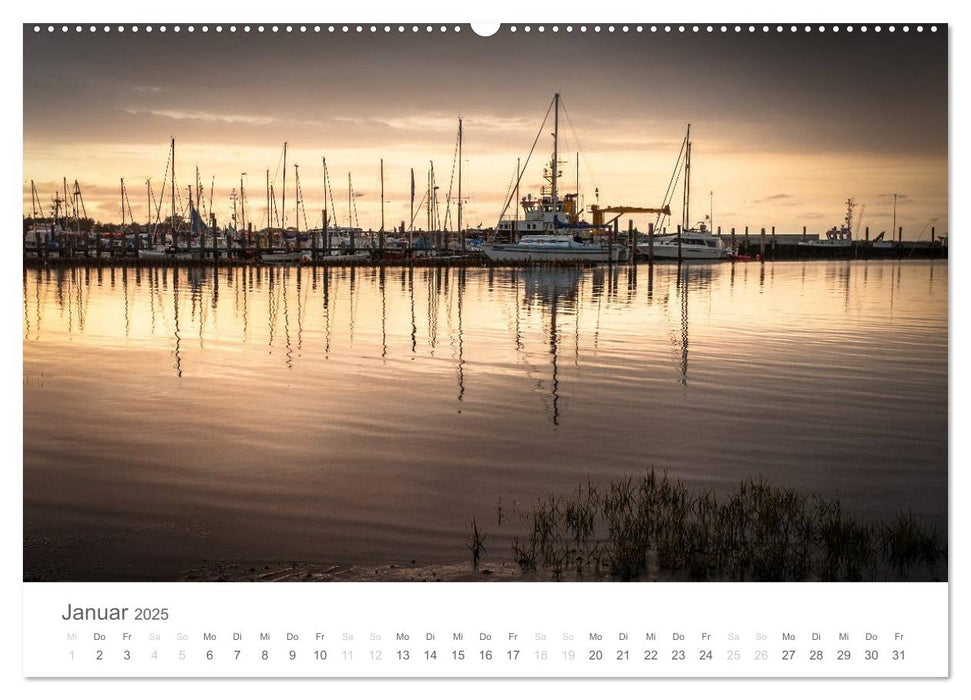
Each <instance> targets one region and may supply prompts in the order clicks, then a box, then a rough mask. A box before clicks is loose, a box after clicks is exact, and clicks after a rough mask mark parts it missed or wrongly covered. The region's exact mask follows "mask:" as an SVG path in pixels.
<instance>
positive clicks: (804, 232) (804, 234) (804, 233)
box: [802, 226, 806, 242]
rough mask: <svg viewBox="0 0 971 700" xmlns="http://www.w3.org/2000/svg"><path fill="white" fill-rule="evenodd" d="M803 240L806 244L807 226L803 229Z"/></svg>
mask: <svg viewBox="0 0 971 700" xmlns="http://www.w3.org/2000/svg"><path fill="white" fill-rule="evenodd" d="M802 240H803V241H804V242H805V240H806V227H805V226H803V227H802Z"/></svg>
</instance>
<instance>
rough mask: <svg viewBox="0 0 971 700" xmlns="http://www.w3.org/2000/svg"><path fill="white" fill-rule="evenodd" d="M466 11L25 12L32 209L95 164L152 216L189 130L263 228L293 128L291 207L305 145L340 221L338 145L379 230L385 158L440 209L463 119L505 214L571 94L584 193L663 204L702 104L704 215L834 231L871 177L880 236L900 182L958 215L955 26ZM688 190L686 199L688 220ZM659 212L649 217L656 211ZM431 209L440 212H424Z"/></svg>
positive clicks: (478, 194)
mask: <svg viewBox="0 0 971 700" xmlns="http://www.w3.org/2000/svg"><path fill="white" fill-rule="evenodd" d="M382 29H383V27H382ZM393 29H394V30H397V26H396V25H395V26H394V27H393ZM462 29H463V30H462V31H461V32H460V33H454V31H452V30H449V31H448V32H445V33H441V32H439V31H438V28H437V27H436V29H435V31H434V32H432V33H430V34H429V33H428V32H426V31H425V30H424V27H422V29H421V31H419V32H418V33H413V32H412V31H411V27H410V26H409V27H408V31H406V32H405V33H403V34H399V33H398V32H397V31H392V32H391V33H390V34H384V33H383V32H380V31H379V33H378V34H377V35H370V34H368V33H367V32H365V33H363V34H357V33H356V32H354V31H353V29H352V31H351V32H349V33H348V34H343V33H342V32H340V30H339V29H338V31H337V32H336V33H333V34H330V33H327V31H326V27H325V28H324V31H323V32H322V33H320V34H318V33H315V32H314V31H313V28H312V26H311V27H310V28H309V30H308V31H307V32H306V33H305V34H301V33H299V31H297V30H296V28H295V30H294V32H293V33H286V32H285V30H284V29H283V28H282V27H281V31H280V32H278V33H276V34H273V33H271V32H269V31H267V32H265V33H263V34H258V33H257V32H256V31H255V30H254V31H251V32H250V33H248V34H247V33H244V32H243V31H242V28H241V26H240V27H238V28H237V31H236V32H235V33H232V32H230V31H229V25H224V26H223V31H222V32H221V33H217V32H216V31H215V25H210V27H209V31H208V32H207V33H203V32H201V30H200V29H199V28H197V30H196V31H195V32H194V33H192V34H190V33H188V32H186V31H185V29H184V28H183V31H181V32H179V33H178V34H175V33H174V32H172V31H171V29H170V30H169V31H167V32H166V33H164V34H162V33H160V32H159V31H158V28H157V27H156V28H155V30H154V31H153V32H151V33H146V32H145V31H144V30H142V31H139V32H138V33H137V34H133V33H132V32H131V31H130V28H129V30H128V31H126V32H125V33H123V34H119V33H118V32H117V30H116V29H113V31H112V32H111V33H110V34H104V33H103V32H97V33H89V32H88V31H87V28H86V27H85V30H84V31H83V32H81V33H75V32H74V31H73V28H72V31H70V32H68V33H66V34H62V33H61V32H60V31H57V32H55V33H53V34H49V33H47V31H46V27H45V31H42V32H41V33H39V34H38V33H35V32H34V31H33V25H27V26H25V27H24V163H23V168H24V172H23V177H24V195H25V198H24V206H25V213H26V214H27V215H29V214H30V211H31V200H30V181H31V180H34V181H35V183H36V185H37V189H38V190H39V193H40V196H41V200H42V202H44V204H45V206H47V205H49V203H50V201H51V198H52V196H53V194H54V191H55V189H56V188H58V187H60V182H61V178H62V177H65V176H66V177H67V178H68V180H69V182H73V180H75V179H77V180H78V182H79V183H80V186H81V188H82V192H83V195H84V198H85V204H86V207H87V212H88V214H89V215H91V216H94V217H95V218H97V219H100V220H105V221H118V220H120V218H121V212H120V204H119V178H122V177H123V178H125V182H126V185H127V186H128V191H129V201H130V204H131V208H132V211H133V214H134V217H135V220H136V221H144V219H145V212H146V208H147V201H146V199H147V196H146V185H145V182H146V180H147V179H148V178H151V180H152V183H153V187H154V188H155V194H156V196H158V194H159V188H160V187H161V184H162V180H163V176H164V175H165V168H166V161H167V157H168V148H169V139H170V138H171V137H173V136H174V137H175V138H176V142H177V172H176V175H177V180H178V182H179V183H180V184H181V185H183V186H184V185H188V184H192V183H194V182H195V168H196V166H198V167H199V170H200V173H201V179H202V182H203V183H204V185H205V186H206V188H207V189H208V187H209V184H210V182H212V180H213V178H215V194H214V199H213V209H214V211H215V213H216V215H217V217H218V218H219V220H220V222H226V221H228V219H229V216H230V213H231V211H232V205H231V204H230V199H229V197H230V192H231V191H232V190H233V189H234V188H238V187H239V183H240V177H241V173H246V175H244V176H243V180H244V184H245V187H246V189H247V192H246V194H247V202H246V208H247V213H248V218H250V217H251V218H252V219H253V221H254V224H255V225H256V226H257V227H259V226H262V225H263V223H264V222H265V219H266V204H265V177H266V175H265V173H266V169H267V168H269V169H270V171H271V173H270V174H271V177H273V176H274V175H275V182H276V185H275V190H276V192H277V197H278V201H279V192H280V188H281V184H282V173H280V172H279V170H278V163H279V160H280V153H281V149H282V145H283V142H284V141H287V142H289V152H288V159H287V160H288V172H287V188H288V192H287V207H288V213H287V223H288V225H292V224H293V221H294V213H293V202H294V193H293V189H292V183H293V172H294V171H293V167H292V166H293V164H294V163H298V164H299V165H300V178H301V185H302V189H303V194H304V199H305V204H304V206H305V209H306V211H307V214H308V215H309V218H310V223H311V225H319V224H320V210H321V208H323V206H324V205H323V201H322V185H321V158H322V157H323V156H326V158H327V164H328V168H329V171H330V175H331V185H332V189H333V196H334V199H335V201H336V212H335V213H334V215H332V222H334V218H336V223H338V224H341V225H346V224H347V217H348V212H347V173H348V172H351V173H352V174H353V181H354V189H355V191H356V193H357V194H358V197H357V199H356V206H357V211H358V215H359V219H360V223H361V225H362V226H363V227H364V228H374V229H377V228H378V226H379V225H380V195H379V192H380V190H379V162H380V159H381V158H384V162H385V166H384V169H385V212H386V216H385V218H386V222H387V225H388V226H389V227H390V226H392V225H397V224H398V222H400V221H402V220H407V219H408V218H409V169H410V168H414V169H415V179H416V188H417V190H418V192H417V195H416V196H417V198H418V199H420V198H421V197H422V195H423V193H424V189H425V183H426V171H427V168H428V165H429V161H434V163H435V171H436V178H437V182H438V184H439V186H440V187H441V190H440V195H439V196H440V199H441V201H442V211H443V212H444V199H445V196H444V193H445V192H446V191H447V190H448V188H449V181H450V173H451V169H452V164H453V153H454V148H455V139H456V128H457V120H458V117H459V116H461V117H462V118H463V121H464V135H465V138H464V163H463V194H464V195H465V196H466V198H467V199H466V205H465V222H466V224H467V225H470V226H476V225H478V224H479V223H480V222H481V224H482V225H484V226H492V225H495V223H496V221H497V219H498V216H499V214H500V211H501V209H502V204H503V202H504V199H505V195H506V192H507V188H508V187H509V185H510V181H511V180H512V177H513V172H514V170H515V166H516V158H517V157H520V158H522V159H523V160H525V158H526V156H527V155H528V153H529V150H530V146H531V145H532V143H533V139H534V138H535V137H536V134H537V131H538V129H539V126H540V124H541V122H542V119H543V116H544V114H545V113H546V110H547V107H548V105H549V103H550V100H551V99H552V96H553V93H554V92H557V91H559V92H560V93H561V94H562V98H563V104H564V106H565V112H563V113H561V124H560V126H561V129H560V135H561V142H560V147H561V155H562V157H563V159H564V160H566V161H567V162H566V163H565V164H564V166H563V170H564V174H563V178H564V180H565V181H566V182H567V183H570V187H569V190H570V191H572V190H573V189H574V187H575V185H574V183H575V181H576V171H575V165H574V164H575V159H576V152H577V147H578V145H579V150H580V153H581V160H580V164H581V165H580V189H581V194H582V196H583V201H584V203H585V204H587V205H589V204H591V203H593V202H594V201H595V198H594V188H598V189H599V192H600V203H601V204H602V205H608V204H628V205H637V206H657V205H659V204H660V203H661V200H662V197H663V195H664V191H665V188H666V186H667V183H668V180H669V178H670V176H671V172H672V169H673V167H674V164H675V160H676V157H677V154H678V150H679V147H680V143H681V140H682V138H683V135H684V130H685V126H686V124H687V123H689V122H690V123H691V124H692V135H693V141H694V150H693V160H692V192H693V194H694V197H693V200H692V211H691V214H692V215H691V219H692V220H694V221H697V220H699V219H701V218H702V217H704V216H705V215H706V214H708V212H709V206H710V205H709V202H710V200H713V209H714V212H713V213H714V224H715V226H721V227H722V229H723V231H725V232H727V231H728V229H729V228H730V227H733V226H734V227H737V228H738V229H739V230H741V229H742V228H744V227H745V226H746V225H748V226H750V227H752V229H753V230H756V231H757V230H758V228H759V227H761V226H766V227H769V226H772V225H775V226H776V227H777V230H779V231H800V230H801V229H802V227H803V226H808V227H809V230H810V231H811V232H822V231H825V230H826V229H827V228H829V227H830V226H832V225H835V224H838V223H840V221H841V219H842V217H843V213H844V204H843V203H844V200H845V199H846V198H847V197H849V196H854V197H855V198H856V200H857V202H858V203H859V205H860V207H859V208H858V214H859V213H860V211H861V209H862V212H863V214H862V225H863V226H869V227H870V230H871V235H875V234H876V233H878V232H880V231H882V230H888V231H889V229H890V227H891V205H892V201H893V197H892V194H893V193H895V192H896V193H898V194H899V195H900V196H899V197H898V208H897V221H898V224H899V225H902V226H903V227H904V237H905V238H917V237H918V236H919V235H923V237H924V238H926V237H928V236H929V235H930V234H929V228H927V227H928V226H929V225H933V226H935V227H936V229H937V233H938V235H940V234H941V233H943V232H944V231H946V230H947V182H948V180H947V177H948V164H947V147H948V134H947V129H948V109H947V89H948V63H947V60H948V47H947V41H948V40H947V32H946V29H945V28H943V27H941V28H940V29H939V30H938V31H937V32H934V33H932V32H930V31H929V29H927V28H925V31H924V32H922V33H917V32H916V31H915V30H911V31H910V32H908V33H904V32H902V31H901V30H899V29H898V31H896V32H894V33H893V34H891V33H888V32H887V31H886V29H885V30H884V31H883V32H882V33H880V34H876V33H874V32H873V31H870V32H867V33H862V32H860V31H859V29H857V30H856V31H854V32H852V33H848V32H846V30H845V28H844V29H843V30H841V31H840V32H839V33H834V32H833V31H832V30H831V29H830V30H829V31H827V32H825V33H823V34H820V33H818V32H813V33H811V34H806V33H804V32H803V31H802V30H801V29H800V31H798V32H795V33H792V32H790V31H788V30H786V31H784V32H782V33H776V32H775V31H772V32H770V33H768V34H763V33H761V32H756V33H755V34H749V33H747V32H745V33H744V34H742V35H737V34H735V33H734V32H733V31H730V32H729V33H727V34H721V33H719V32H717V31H716V32H715V33H713V34H708V33H706V32H704V30H702V32H701V33H698V34H694V33H691V32H686V33H684V34H681V33H678V32H677V30H675V32H673V33H671V34H665V33H664V32H663V31H660V32H658V33H651V32H650V31H645V32H643V33H636V32H635V31H634V30H633V28H632V30H631V31H630V32H628V33H626V34H625V33H622V32H620V31H619V30H618V31H616V32H613V33H608V32H607V31H606V30H604V31H601V32H599V33H597V32H594V31H593V29H592V27H591V28H589V29H588V31H587V32H585V33H581V32H580V31H579V30H578V29H575V30H574V31H573V32H570V33H568V32H567V31H566V28H565V26H561V27H560V28H559V31H558V32H556V33H554V32H552V31H551V29H552V28H551V27H550V26H547V27H546V28H545V31H544V32H542V33H540V32H538V31H537V27H535V26H534V27H533V29H532V31H531V32H529V33H528V34H527V33H525V32H524V31H523V27H519V30H518V31H517V32H515V33H513V32H511V31H510V28H509V26H504V27H503V28H502V30H500V32H499V33H498V34H497V35H496V36H493V37H490V38H481V37H477V36H475V35H474V34H473V33H472V32H471V31H470V30H469V29H468V27H467V26H465V27H463V28H462ZM567 115H568V116H567ZM551 131H552V126H551V125H548V128H547V129H546V130H545V133H544V134H543V135H542V136H541V137H540V141H539V143H538V145H537V148H536V153H535V154H534V156H533V160H532V161H531V162H530V167H529V169H528V171H527V173H526V175H525V177H524V179H523V183H522V185H521V191H522V193H523V194H526V193H532V194H537V193H538V192H539V187H540V184H541V168H542V161H543V160H544V159H546V158H548V157H549V154H550V152H551V150H552V138H551V136H550V132H551ZM455 189H456V187H455V185H454V184H453V195H454V190H455ZM712 192H713V195H710V193H712ZM184 196H185V195H184V191H183V198H184ZM680 201H681V200H680V194H679V195H678V196H676V197H675V199H674V204H675V206H674V207H673V209H674V216H673V220H674V221H679V220H680ZM164 211H165V209H164V207H163V212H164ZM453 215H454V214H453ZM301 218H302V213H301ZM625 218H626V217H625ZM932 219H936V220H935V221H933V223H931V220H932ZM647 220H648V219H647V218H645V217H641V218H637V217H635V222H636V223H637V224H638V225H640V226H642V227H643V226H645V225H646V222H647ZM651 220H653V219H651ZM424 223H425V218H424V215H423V214H421V215H419V216H418V217H417V218H416V226H424Z"/></svg>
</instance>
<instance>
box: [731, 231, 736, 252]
mask: <svg viewBox="0 0 971 700" xmlns="http://www.w3.org/2000/svg"><path fill="white" fill-rule="evenodd" d="M735 252H736V251H735V227H734V226H732V253H733V254H734V253H735Z"/></svg>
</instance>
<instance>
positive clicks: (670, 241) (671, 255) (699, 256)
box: [637, 223, 732, 260]
mask: <svg viewBox="0 0 971 700" xmlns="http://www.w3.org/2000/svg"><path fill="white" fill-rule="evenodd" d="M680 235H681V245H680V252H679V246H678V234H673V235H668V236H659V237H657V238H655V239H654V247H653V252H654V258H655V259H661V260H677V259H678V256H679V255H680V257H681V259H683V260H727V259H728V258H730V257H731V255H732V251H731V249H730V248H729V247H728V246H726V245H725V241H724V240H723V239H722V237H721V236H718V235H716V234H713V233H712V232H711V231H709V230H708V228H707V227H706V226H705V224H704V223H700V224H699V225H698V226H697V228H693V229H688V230H687V231H682V232H681V234H680ZM650 250H651V246H650V244H648V243H638V244H637V251H638V252H639V253H641V254H642V255H648V254H649V253H650Z"/></svg>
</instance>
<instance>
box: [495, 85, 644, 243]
mask: <svg viewBox="0 0 971 700" xmlns="http://www.w3.org/2000/svg"><path fill="white" fill-rule="evenodd" d="M559 125H560V93H556V94H555V95H554V97H553V156H552V158H551V159H550V163H549V165H548V167H547V168H546V169H545V172H544V174H543V175H544V178H545V179H546V180H547V182H549V184H550V189H549V190H548V191H547V189H546V187H545V186H544V187H543V190H542V192H541V193H540V197H539V198H538V199H533V198H532V197H530V196H527V197H526V198H524V199H523V200H521V201H520V202H517V208H518V207H522V209H523V215H524V218H523V219H522V220H518V218H517V219H516V220H514V221H509V220H501V221H500V222H499V224H498V226H497V227H496V231H497V233H499V234H500V235H501V234H507V235H510V238H512V237H513V234H516V233H518V232H523V235H522V236H521V237H520V238H519V240H518V241H516V240H513V241H512V242H511V243H496V242H491V243H483V244H482V252H483V253H485V255H486V257H487V258H489V260H492V261H494V262H610V261H617V260H620V259H621V257H622V256H623V255H626V250H625V249H624V247H623V246H620V245H617V244H616V243H611V242H609V241H606V240H597V239H595V238H594V237H593V234H594V232H596V231H599V229H597V228H596V227H594V226H593V225H591V224H588V223H585V222H582V221H580V220H579V215H578V213H577V211H576V201H577V200H576V194H567V195H565V196H562V197H561V196H560V193H559V191H558V187H557V185H558V176H559V163H558V155H559V153H558V150H559ZM541 128H542V127H541ZM517 170H518V169H517ZM517 177H518V178H519V179H521V178H522V172H518V173H517ZM517 188H518V180H517ZM517 217H518V212H517Z"/></svg>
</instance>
